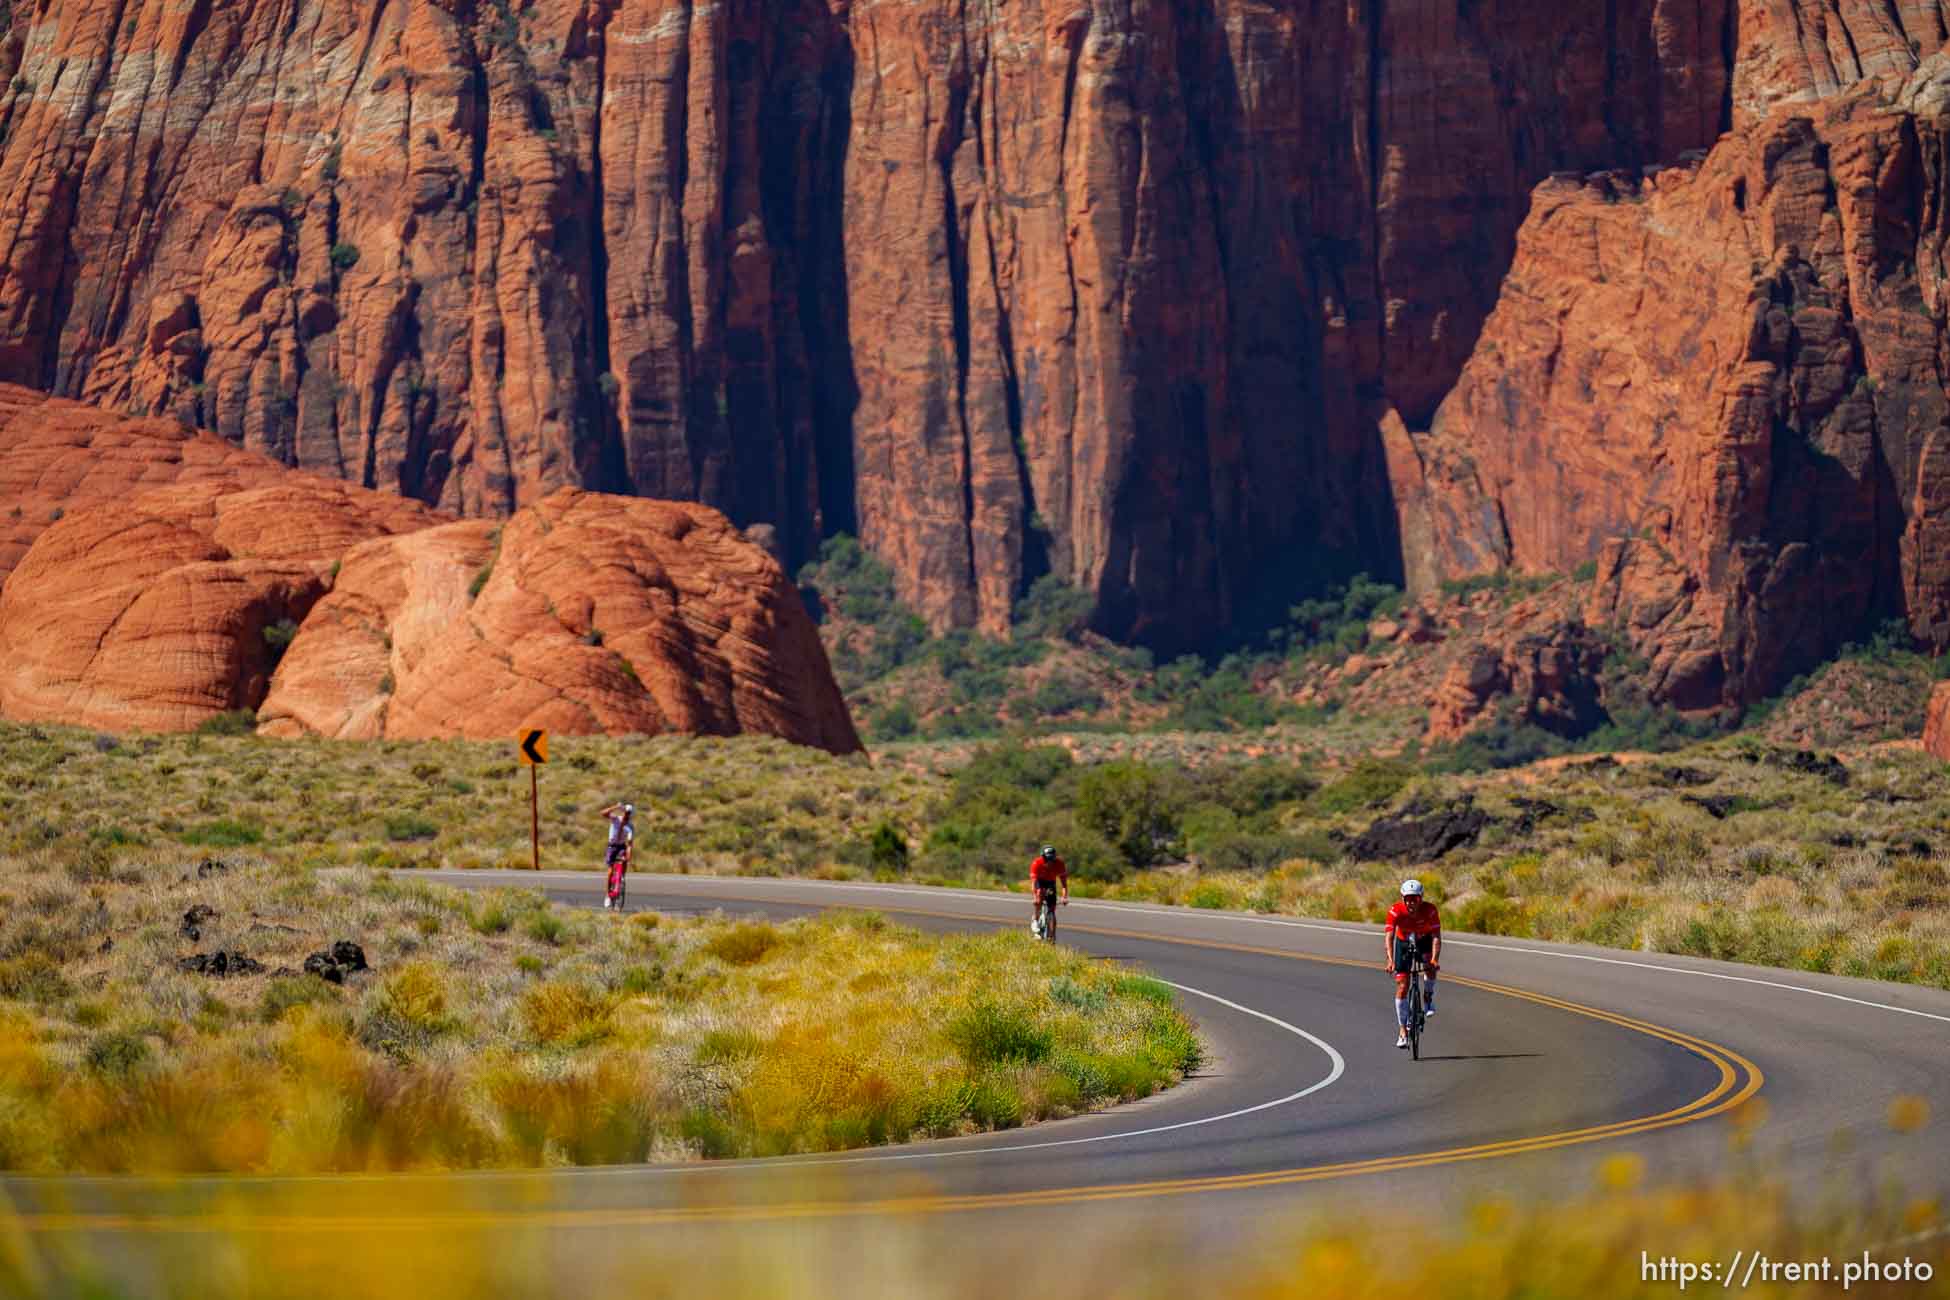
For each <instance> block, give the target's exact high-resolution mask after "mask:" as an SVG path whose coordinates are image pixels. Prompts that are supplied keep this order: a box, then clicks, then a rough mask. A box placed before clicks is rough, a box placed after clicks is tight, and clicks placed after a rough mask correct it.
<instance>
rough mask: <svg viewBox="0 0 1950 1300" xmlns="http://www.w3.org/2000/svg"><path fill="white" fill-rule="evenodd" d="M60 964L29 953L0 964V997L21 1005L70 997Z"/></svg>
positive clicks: (45, 957)
mask: <svg viewBox="0 0 1950 1300" xmlns="http://www.w3.org/2000/svg"><path fill="white" fill-rule="evenodd" d="M68 993H69V988H68V981H67V980H66V979H65V978H63V976H62V974H61V966H60V963H58V962H56V961H55V960H54V959H53V958H52V957H50V956H48V955H47V954H46V953H45V952H35V951H28V952H23V953H22V954H21V955H20V956H18V957H14V958H10V959H8V960H6V961H0V998H13V999H15V1000H16V1001H20V1002H59V1001H60V1000H61V999H62V998H65V997H67V996H68Z"/></svg>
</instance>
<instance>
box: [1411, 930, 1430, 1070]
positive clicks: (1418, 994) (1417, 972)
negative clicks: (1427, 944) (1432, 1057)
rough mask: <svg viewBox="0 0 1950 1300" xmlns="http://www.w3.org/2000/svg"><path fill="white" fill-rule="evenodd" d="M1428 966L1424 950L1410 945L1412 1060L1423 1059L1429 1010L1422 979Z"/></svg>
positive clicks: (1415, 945)
mask: <svg viewBox="0 0 1950 1300" xmlns="http://www.w3.org/2000/svg"><path fill="white" fill-rule="evenodd" d="M1428 970H1429V968H1428V965H1427V964H1426V963H1425V962H1424V961H1423V960H1422V949H1421V947H1420V946H1419V945H1417V944H1413V943H1411V944H1409V945H1408V1055H1409V1058H1410V1059H1411V1060H1416V1061H1419V1060H1421V1059H1422V1026H1423V1025H1424V1024H1425V1023H1426V1022H1427V1020H1428V1008H1427V1007H1426V1006H1425V1005H1424V1004H1423V1001H1422V979H1423V977H1424V976H1425V975H1427V974H1428Z"/></svg>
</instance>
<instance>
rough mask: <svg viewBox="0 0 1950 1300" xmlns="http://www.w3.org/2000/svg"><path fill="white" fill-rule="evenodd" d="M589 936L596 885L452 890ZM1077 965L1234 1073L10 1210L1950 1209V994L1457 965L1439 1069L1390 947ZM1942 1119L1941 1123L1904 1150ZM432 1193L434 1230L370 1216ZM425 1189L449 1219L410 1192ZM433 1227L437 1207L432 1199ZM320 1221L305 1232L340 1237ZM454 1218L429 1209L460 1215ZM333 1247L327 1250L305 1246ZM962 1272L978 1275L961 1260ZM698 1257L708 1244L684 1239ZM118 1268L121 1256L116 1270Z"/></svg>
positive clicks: (664, 892)
mask: <svg viewBox="0 0 1950 1300" xmlns="http://www.w3.org/2000/svg"><path fill="white" fill-rule="evenodd" d="M416 878H420V879H431V880H438V881H443V882H447V883H453V884H457V885H461V886H463V887H473V888H479V887H485V886H494V885H517V886H523V887H529V888H534V887H540V888H542V889H544V890H545V891H546V892H547V893H548V894H549V895H550V896H551V897H552V898H554V899H556V900H558V901H561V902H566V903H573V904H580V905H584V906H593V905H595V903H596V902H597V900H598V899H599V897H600V891H601V887H602V880H601V877H600V876H598V875H597V874H595V873H592V872H543V873H540V874H539V875H538V874H537V873H533V872H487V871H477V872H427V873H421V874H418V875H417V876H416ZM631 883H632V889H631V894H630V899H629V903H630V907H631V910H633V911H634V910H640V909H647V908H655V909H658V910H662V911H672V912H703V911H710V910H715V909H723V910H727V911H756V912H764V913H767V914H771V915H777V916H784V915H792V914H795V913H801V912H806V911H813V910H818V909H822V908H827V907H834V906H845V907H858V908H870V909H874V910H877V911H880V912H883V913H885V914H887V915H888V916H889V917H890V918H893V919H896V920H898V921H901V922H903V923H907V924H913V925H916V926H920V927H924V928H939V929H969V928H976V927H984V926H992V925H1023V924H1025V923H1026V910H1027V903H1026V900H1025V899H1024V898H1022V897H1021V896H1016V895H1006V894H997V893H982V892H975V891H965V890H953V889H938V888H930V887H922V886H901V885H870V884H852V883H847V884H838V883H826V882H813V881H801V880H769V879H732V878H716V877H694V876H635V877H633V878H632V882H631ZM1062 919H1063V922H1064V926H1063V931H1062V937H1063V939H1064V941H1065V942H1068V943H1071V944H1074V945H1076V946H1078V947H1080V948H1083V949H1085V950H1088V951H1090V952H1093V953H1097V954H1100V955H1103V956H1106V957H1110V958H1114V959H1117V960H1120V961H1126V962H1130V963H1133V964H1135V965H1138V966H1141V967H1143V968H1145V969H1147V970H1149V971H1151V972H1152V973H1154V974H1156V975H1158V976H1159V977H1161V978H1163V979H1165V980H1167V981H1169V982H1170V983H1172V984H1173V985H1175V986H1176V987H1177V988H1179V990H1180V991H1181V1000H1182V1002H1183V1004H1184V1005H1185V1006H1186V1008H1187V1009H1188V1010H1189V1011H1190V1012H1191V1013H1192V1014H1193V1015H1194V1016H1195V1017H1196V1018H1197V1019H1198V1020H1199V1021H1200V1023H1201V1025H1202V1027H1203V1028H1204V1030H1205V1032H1206V1034H1207V1037H1208V1040H1209V1041H1210V1042H1211V1044H1212V1045H1213V1047H1214V1048H1215V1059H1214V1061H1213V1063H1212V1064H1211V1066H1210V1067H1209V1068H1208V1069H1207V1070H1205V1071H1204V1072H1203V1073H1202V1074H1201V1075H1200V1077H1198V1078H1196V1079H1193V1080H1191V1081H1189V1082H1188V1083H1187V1084H1186V1085H1184V1086H1182V1087H1180V1088H1177V1089H1174V1090H1172V1091H1170V1092H1168V1093H1165V1094H1162V1095H1160V1096H1158V1097H1155V1098H1152V1099H1150V1100H1148V1101H1145V1102H1141V1103H1138V1104H1135V1105H1131V1106H1125V1107H1119V1108H1117V1109H1114V1110H1111V1111H1107V1112H1103V1113H1099V1114H1095V1115H1090V1116H1085V1117H1081V1118H1078V1119H1073V1120H1067V1121H1063V1122H1061V1123H1056V1124H1047V1125H1041V1126H1036V1127H1033V1128H1030V1129H1025V1130H1021V1131H1017V1132H1012V1133H1006V1134H1000V1135H989V1136H983V1137H977V1138H968V1139H958V1140H954V1141H947V1142H938V1143H927V1144H921V1145H917V1146H914V1147H910V1148H900V1149H891V1150H881V1151H870V1152H860V1153H849V1154H840V1155H833V1156H818V1157H807V1158H795V1159H785V1160H770V1161H749V1162H737V1163H730V1164H718V1165H708V1166H696V1165H687V1166H663V1167H625V1168H612V1169H597V1170H567V1171H556V1172H551V1173H548V1174H545V1175H531V1174H523V1175H513V1174H508V1175H504V1174H473V1175H458V1176H441V1177H431V1176H429V1177H424V1178H422V1177H417V1176H415V1177H403V1178H402V1177H395V1178H389V1179H383V1180H381V1179H373V1180H361V1179H328V1180H316V1179H314V1180H286V1179H256V1180H241V1181H240V1180H223V1181H211V1182H208V1183H198V1182H194V1181H192V1182H191V1183H189V1184H187V1185H185V1184H182V1183H176V1184H171V1185H169V1186H167V1187H166V1188H164V1187H160V1186H158V1185H152V1184H146V1183H141V1182H132V1181H128V1180H113V1179H61V1180H32V1179H15V1180H9V1181H8V1182H7V1183H6V1184H5V1188H4V1190H5V1192H6V1193H7V1194H8V1195H10V1196H11V1197H12V1198H13V1200H14V1202H15V1204H16V1205H17V1206H18V1207H19V1208H20V1209H21V1210H22V1211H23V1214H24V1219H23V1223H24V1225H25V1226H26V1227H27V1228H29V1229H30V1230H33V1231H38V1232H42V1233H65V1234H81V1235H83V1236H85V1237H87V1238H88V1239H89V1240H91V1241H92V1242H94V1243H95V1244H96V1245H97V1246H100V1245H102V1243H103V1241H104V1240H105V1239H108V1238H114V1237H116V1236H117V1235H118V1234H126V1233H131V1232H144V1233H154V1232H155V1231H157V1230H158V1229H161V1230H164V1231H174V1230H176V1227H175V1226H172V1225H180V1224H182V1223H183V1222H185V1221H186V1220H185V1219H184V1218H183V1217H180V1216H188V1215H191V1214H192V1213H193V1212H195V1211H197V1210H199V1209H201V1208H205V1207H208V1206H210V1205H212V1204H217V1203H222V1204H225V1205H229V1206H233V1207H236V1206H239V1205H241V1206H242V1207H243V1208H245V1209H246V1210H247V1211H248V1212H250V1213H253V1214H261V1215H263V1216H266V1217H267V1218H271V1217H275V1215H276V1214H278V1213H279V1212H280V1210H279V1207H280V1206H283V1205H284V1204H286V1203H287V1201H288V1199H289V1197H290V1195H291V1192H292V1189H293V1187H294V1186H296V1185H299V1184H306V1185H309V1186H311V1187H312V1188H316V1186H317V1185H318V1184H320V1183H325V1184H329V1185H330V1186H332V1187H334V1188H338V1189H343V1190H345V1193H346V1194H344V1195H343V1196H334V1197H333V1198H331V1199H332V1206H331V1208H330V1210H329V1214H330V1215H331V1216H333V1221H334V1222H335V1223H336V1224H337V1225H338V1226H339V1227H340V1228H343V1229H348V1230H367V1229H372V1228H379V1227H387V1228H398V1227H401V1226H411V1225H413V1224H415V1223H419V1224H421V1226H437V1225H439V1224H442V1223H453V1222H463V1221H464V1222H468V1223H474V1224H481V1223H487V1224H493V1223H499V1222H506V1223H509V1224H515V1223H520V1224H523V1225H526V1226H529V1227H534V1226H541V1227H545V1228H549V1229H575V1228H600V1229H604V1230H605V1231H609V1232H615V1231H618V1230H634V1231H642V1232H652V1233H654V1232H657V1231H660V1230H667V1229H671V1228H681V1229H683V1230H684V1231H685V1232H686V1233H687V1234H688V1233H695V1232H699V1231H706V1230H708V1229H710V1228H712V1227H714V1226H715V1227H718V1228H737V1227H740V1226H741V1225H742V1226H746V1227H749V1226H750V1225H756V1224H764V1223H771V1224H779V1223H791V1222H803V1221H807V1220H826V1221H834V1220H838V1221H848V1220H851V1221H856V1222H857V1221H858V1220H859V1218H860V1217H861V1216H867V1215H887V1214H894V1213H900V1214H903V1215H906V1214H915V1213H921V1214H926V1215H928V1216H931V1217H938V1218H940V1219H941V1220H942V1221H943V1222H948V1221H955V1220H962V1219H965V1218H966V1216H967V1215H969V1214H971V1213H975V1212H988V1213H991V1214H1003V1215H1006V1214H1011V1213H1017V1212H1021V1213H1026V1214H1028V1215H1030V1216H1032V1217H1034V1218H1036V1219H1037V1220H1038V1221H1048V1216H1049V1215H1050V1214H1052V1213H1054V1212H1060V1213H1061V1214H1062V1216H1063V1221H1064V1222H1065V1223H1066V1224H1071V1225H1074V1224H1076V1223H1078V1222H1079V1221H1080V1220H1079V1217H1078V1216H1083V1219H1082V1221H1087V1220H1088V1217H1089V1216H1091V1215H1093V1214H1098V1215H1110V1216H1120V1217H1121V1216H1128V1215H1131V1214H1134V1213H1137V1212H1138V1210H1137V1207H1139V1206H1140V1205H1146V1204H1149V1205H1154V1206H1162V1207H1164V1208H1165V1209H1166V1211H1167V1212H1168V1213H1169V1214H1170V1215H1171V1216H1172V1218H1173V1220H1174V1221H1175V1222H1177V1223H1179V1224H1180V1225H1181V1226H1182V1225H1183V1224H1185V1223H1188V1222H1189V1223H1195V1224H1198V1225H1201V1227H1202V1230H1204V1231H1205V1232H1206V1240H1208V1241H1220V1240H1224V1239H1225V1238H1226V1236H1227V1234H1228V1233H1229V1232H1237V1231H1240V1230H1242V1229H1241V1228H1240V1225H1241V1224H1243V1223H1247V1222H1251V1221H1254V1220H1255V1219H1256V1217H1257V1216H1259V1215H1260V1214H1262V1213H1263V1212H1265V1211H1268V1210H1283V1209H1286V1208H1289V1207H1293V1206H1295V1205H1298V1206H1301V1207H1308V1206H1312V1207H1328V1208H1334V1209H1339V1208H1345V1207H1347V1206H1349V1205H1350V1204H1359V1203H1363V1202H1364V1201H1365V1200H1373V1199H1380V1198H1385V1199H1387V1200H1388V1201H1389V1202H1390V1203H1402V1202H1403V1200H1404V1198H1406V1202H1407V1203H1408V1204H1410V1205H1412V1206H1413V1207H1415V1208H1416V1209H1417V1211H1418V1212H1430V1211H1434V1210H1439V1209H1442V1208H1447V1207H1451V1206H1453V1205H1454V1204H1456V1203H1459V1202H1461V1201H1463V1200H1465V1199H1468V1198H1471V1197H1474V1196H1477V1195H1479V1194H1481V1193H1484V1192H1487V1191H1494V1192H1497V1193H1500V1194H1510V1193H1515V1194H1519V1195H1521V1194H1525V1193H1532V1194H1538V1195H1544V1196H1554V1195H1561V1194H1562V1193H1563V1192H1564V1191H1566V1190H1567V1189H1571V1190H1582V1189H1583V1188H1586V1187H1588V1186H1590V1185H1591V1179H1592V1177H1593V1174H1594V1170H1595V1168H1596V1166H1598V1165H1599V1163H1600V1162H1602V1161H1605V1160H1607V1159H1608V1158H1610V1157H1613V1156H1617V1155H1620V1154H1622V1153H1630V1154H1632V1155H1634V1156H1636V1157H1639V1158H1641V1159H1643V1160H1644V1161H1645V1162H1646V1164H1647V1166H1648V1170H1649V1173H1650V1174H1651V1176H1652V1177H1654V1178H1664V1177H1674V1176H1684V1175H1689V1174H1694V1173H1702V1172H1704V1173H1722V1172H1725V1171H1726V1170H1727V1169H1728V1167H1729V1164H1730V1163H1732V1164H1733V1165H1735V1166H1736V1167H1738V1168H1739V1169H1743V1170H1747V1169H1755V1168H1759V1169H1763V1170H1767V1171H1772V1172H1778V1173H1784V1174H1786V1175H1787V1176H1788V1177H1790V1178H1792V1179H1795V1180H1797V1181H1803V1182H1807V1183H1810V1184H1814V1183H1819V1184H1821V1185H1822V1186H1823V1187H1826V1188H1830V1189H1832V1188H1833V1187H1834V1186H1835V1185H1836V1184H1837V1182H1838V1180H1839V1181H1841V1182H1842V1183H1844V1184H1847V1183H1848V1182H1850V1181H1852V1180H1859V1182H1860V1184H1861V1185H1862V1186H1865V1187H1866V1186H1868V1185H1870V1183H1871V1181H1873V1180H1890V1179H1894V1180H1897V1181H1900V1182H1901V1183H1902V1184H1903V1185H1904V1186H1905V1187H1907V1188H1908V1189H1910V1190H1911V1191H1915V1192H1925V1191H1928V1192H1940V1191H1942V1190H1944V1189H1945V1185H1946V1183H1950V1175H1946V1172H1945V1168H1946V1163H1950V1162H1945V1161H1944V1160H1943V1158H1942V1157H1943V1153H1944V1151H1945V1149H1946V1143H1945V1140H1944V1137H1943V1134H1944V1132H1945V1128H1944V1125H1945V1123H1946V1121H1950V1069H1946V1067H1947V1066H1950V993H1945V992H1942V991H1938V990H1931V989H1922V988H1914V987H1909V986H1902V985H1887V984H1879V983H1872V982H1867V981H1860V980H1849V979H1842V978H1836V977H1824V976H1814V975H1806V974H1800V973H1795V972H1781V971H1773V970H1766V969H1760V968H1754V967H1745V966H1736V965H1731V964H1727V963H1719V962H1709V961H1699V960H1690V959H1685V958H1674V957H1664V956H1649V955H1641V954H1632V953H1621V952H1615V951H1610V950H1605V949H1595V948H1581V947H1572V946H1565V945H1551V944H1540V943H1528V942H1522V941H1515V940H1505V939H1489V938H1479V937H1475V936H1466V935H1456V936H1454V937H1452V938H1451V939H1449V940H1448V942H1447V945H1446V946H1445V949H1444V978H1443V984H1442V993H1441V996H1440V997H1439V998H1438V1003H1437V1005H1438V1008H1439V1011H1438V1014H1437V1016H1436V1017H1435V1019H1434V1020H1433V1021H1432V1022H1431V1025H1430V1032H1429V1035H1428V1037H1427V1039H1425V1042H1424V1048H1423V1050H1424V1058H1423V1060H1421V1061H1420V1062H1412V1061H1410V1060H1409V1059H1408V1058H1407V1053H1405V1052H1400V1051H1397V1050H1396V1049H1395V1047H1394V1033H1393V1029H1392V1027H1391V1023H1390V1021H1391V1016H1392V1003H1391V1001H1390V997H1391V994H1390V992H1389V985H1388V981H1387V979H1386V978H1385V976H1384V975H1383V973H1382V972H1381V970H1380V967H1379V958H1380V943H1379V939H1378V935H1377V931H1376V929H1375V928H1374V927H1372V926H1362V925H1351V924H1342V923H1334V922H1323V921H1310V920H1300V919H1296V918H1287V917H1272V916H1260V915H1251V914H1238V913H1219V912H1206V911H1196V910H1188V909H1182V908H1167V907H1156V906H1149V905H1143V904H1131V903H1111V902H1097V901H1084V900H1078V901H1076V902H1074V903H1072V904H1071V906H1069V907H1068V908H1067V909H1065V911H1064V913H1063V917H1062ZM1903 1096H1920V1097H1923V1098H1925V1099H1926V1100H1927V1101H1928V1102H1929V1103H1930V1105H1931V1109H1932V1111H1933V1113H1934V1115H1935V1117H1936V1118H1935V1120H1934V1121H1933V1122H1932V1124H1931V1125H1930V1126H1929V1127H1928V1128H1926V1129H1924V1130H1923V1131H1922V1132H1921V1133H1907V1134H1905V1133H1897V1132H1895V1131H1893V1130H1892V1129H1891V1128H1890V1126H1889V1124H1888V1122H1887V1116H1888V1112H1889V1106H1890V1103H1891V1102H1892V1101H1893V1100H1895V1099H1897V1098H1899V1097H1903ZM378 1187H384V1188H385V1189H386V1194H387V1195H388V1196H397V1195H398V1194H400V1193H401V1192H402V1190H403V1189H406V1191H407V1194H408V1195H409V1199H410V1200H412V1201H413V1203H415V1204H420V1205H424V1206H425V1207H427V1208H425V1209H424V1212H423V1213H418V1214H416V1212H414V1211H412V1210H410V1209H408V1210H402V1209H401V1208H400V1207H399V1206H398V1205H389V1206H388V1208H386V1209H385V1210H384V1211H383V1213H382V1212H380V1211H379V1210H377V1209H375V1208H374V1205H375V1201H374V1200H373V1197H374V1196H375V1195H376V1194H377V1193H375V1192H374V1190H373V1189H375V1188H378ZM416 1188H419V1189H425V1194H424V1196H422V1195H420V1193H418V1192H413V1191H412V1190H411V1189H416ZM416 1198H417V1199H416ZM316 1200H317V1198H315V1197H314V1198H312V1199H311V1200H310V1201H308V1202H307V1204H308V1207H309V1208H308V1209H307V1210H306V1214H307V1215H308V1216H313V1215H316V1214H317V1213H319V1210H318V1207H317V1204H316ZM436 1206H437V1207H438V1208H434V1207H436ZM311 1221H312V1220H310V1219H308V1222H311ZM940 1232H941V1235H942V1238H943V1241H944V1242H957V1243H959V1248H960V1249H964V1250H966V1249H972V1247H970V1246H968V1245H967V1243H966V1240H965V1238H962V1237H958V1236H957V1235H956V1234H955V1230H954V1229H942V1230H940ZM687 1240H689V1241H690V1242H691V1244H692V1245H695V1244H696V1242H697V1241H698V1240H702V1238H696V1237H687ZM109 1248H110V1249H112V1246H110V1247H109Z"/></svg>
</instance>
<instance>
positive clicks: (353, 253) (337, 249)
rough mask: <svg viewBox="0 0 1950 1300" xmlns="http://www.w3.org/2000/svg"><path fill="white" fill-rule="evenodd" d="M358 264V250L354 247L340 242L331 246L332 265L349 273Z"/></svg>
mask: <svg viewBox="0 0 1950 1300" xmlns="http://www.w3.org/2000/svg"><path fill="white" fill-rule="evenodd" d="M358 264H359V250H358V248H357V247H356V246H354V245H352V244H348V243H346V242H344V241H343V240H341V241H340V242H338V243H336V244H333V245H332V265H333V266H335V267H337V268H338V269H339V270H341V271H350V270H351V269H352V268H353V267H355V266H357V265H358Z"/></svg>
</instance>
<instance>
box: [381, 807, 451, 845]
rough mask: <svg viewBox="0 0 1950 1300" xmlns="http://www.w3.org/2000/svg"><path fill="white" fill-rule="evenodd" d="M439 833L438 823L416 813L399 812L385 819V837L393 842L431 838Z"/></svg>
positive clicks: (436, 836)
mask: <svg viewBox="0 0 1950 1300" xmlns="http://www.w3.org/2000/svg"><path fill="white" fill-rule="evenodd" d="M439 835H440V826H439V823H437V822H433V821H429V820H428V819H427V818H425V817H422V816H420V815H419V814H418V813H399V814H397V815H395V816H392V817H388V818H387V819H386V838H387V839H389V840H393V841H395V842H398V841H403V840H431V839H435V838H438V836H439Z"/></svg>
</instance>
